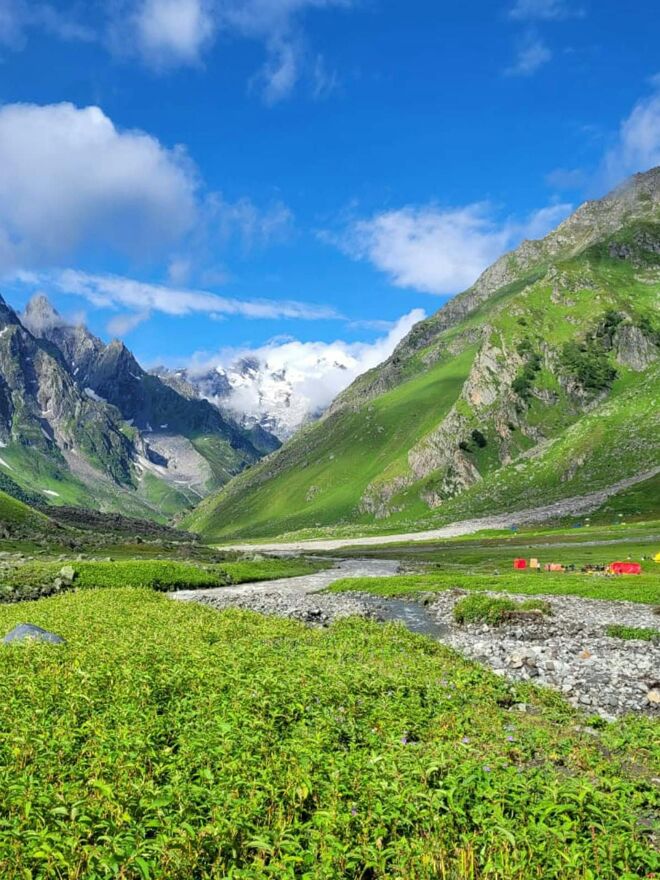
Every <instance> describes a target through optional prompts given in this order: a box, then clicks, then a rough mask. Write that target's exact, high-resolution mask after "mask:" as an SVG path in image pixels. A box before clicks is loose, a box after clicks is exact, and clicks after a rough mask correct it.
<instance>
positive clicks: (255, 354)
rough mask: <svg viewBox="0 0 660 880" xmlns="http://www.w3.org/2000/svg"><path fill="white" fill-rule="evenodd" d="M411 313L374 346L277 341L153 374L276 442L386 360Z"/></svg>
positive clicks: (412, 319) (415, 313)
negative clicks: (205, 400) (255, 427)
mask: <svg viewBox="0 0 660 880" xmlns="http://www.w3.org/2000/svg"><path fill="white" fill-rule="evenodd" d="M424 317H425V313H424V312H423V311H422V309H413V310H412V311H411V312H409V313H408V314H406V315H403V316H402V317H401V318H400V319H399V320H398V321H396V322H395V323H394V324H392V326H391V327H390V329H389V331H388V332H387V334H385V335H384V336H382V337H380V338H378V339H376V340H374V341H373V342H345V341H343V340H336V341H335V342H300V341H299V340H296V339H288V340H284V341H282V340H281V339H279V340H276V341H274V342H272V343H269V344H266V345H264V346H262V347H260V348H257V349H252V350H246V349H243V350H241V349H228V350H224V351H221V352H219V354H218V355H217V356H215V357H214V358H208V357H207V358H206V359H203V358H201V357H198V358H195V359H194V360H193V363H192V365H191V366H190V367H188V368H187V369H184V370H176V371H163V369H162V368H158V370H157V372H158V375H160V376H161V377H162V378H165V379H166V381H168V382H169V383H170V384H172V385H175V386H176V387H177V388H178V390H181V389H182V388H183V387H184V386H187V388H188V393H189V394H191V393H192V394H196V395H199V396H200V397H204V398H206V399H207V400H209V401H210V402H211V403H213V404H215V405H216V406H217V407H218V408H219V409H221V410H223V411H225V412H227V413H229V414H230V415H232V416H233V417H234V418H237V419H238V420H239V421H241V423H242V424H243V425H244V426H245V427H253V426H254V425H260V426H261V427H262V428H265V429H266V430H268V431H270V432H271V433H273V434H275V436H276V437H278V438H279V439H280V440H286V439H288V438H289V437H290V436H291V435H292V434H293V433H295V431H296V430H297V429H298V428H299V427H300V426H301V425H303V424H305V423H306V422H308V421H311V420H313V419H316V418H318V417H319V416H320V415H321V414H322V413H323V412H324V410H325V409H327V407H328V406H329V405H330V404H331V403H332V401H333V400H334V398H335V397H336V396H337V395H338V394H339V392H340V391H343V390H344V388H346V387H347V386H348V385H350V384H351V382H353V381H354V379H356V378H357V377H358V376H359V375H361V374H362V373H364V372H365V371H366V370H370V369H372V368H373V367H376V366H377V365H378V364H380V363H381V362H382V361H384V360H385V359H386V358H388V357H389V356H390V355H391V354H392V352H393V351H394V348H395V347H396V345H397V344H398V343H399V342H400V340H401V339H403V337H404V336H406V334H407V333H408V332H409V330H410V329H411V328H412V326H413V325H414V324H416V323H417V322H418V321H421V320H423V318H424Z"/></svg>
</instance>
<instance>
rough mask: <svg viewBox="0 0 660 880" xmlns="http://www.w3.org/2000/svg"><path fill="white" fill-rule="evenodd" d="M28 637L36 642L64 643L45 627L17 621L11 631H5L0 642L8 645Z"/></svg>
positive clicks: (25, 639) (23, 640)
mask: <svg viewBox="0 0 660 880" xmlns="http://www.w3.org/2000/svg"><path fill="white" fill-rule="evenodd" d="M28 639H32V640H34V641H36V642H49V643H50V644H51V645H64V644H66V643H65V640H64V639H63V638H62V637H61V636H58V635H56V634H55V633H52V632H48V630H47V629H42V628H41V627H40V626H34V624H32V623H19V624H18V626H15V627H14V628H13V629H12V630H11V632H8V633H7V635H6V636H5V637H4V639H3V640H2V642H3V644H5V645H9V644H12V643H13V642H25V641H27V640H28Z"/></svg>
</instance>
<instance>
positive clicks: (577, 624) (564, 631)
mask: <svg viewBox="0 0 660 880" xmlns="http://www.w3.org/2000/svg"><path fill="white" fill-rule="evenodd" d="M463 595H465V594H463V593H461V592H459V591H452V592H447V593H440V594H434V595H433V599H432V601H431V602H430V604H429V605H427V611H428V613H429V614H430V615H431V616H432V617H433V619H434V620H436V621H437V622H438V623H440V624H443V625H445V626H446V627H447V630H446V634H445V635H444V636H443V639H442V640H443V642H444V643H445V644H447V645H450V646H451V647H452V648H455V649H456V650H458V651H460V652H461V653H462V654H464V655H466V656H468V657H472V658H474V659H475V660H478V661H479V662H481V663H485V664H487V665H488V666H490V667H491V668H492V669H493V670H494V671H495V672H496V673H497V674H499V675H505V676H506V677H508V678H511V679H514V680H532V681H534V682H535V683H538V684H545V685H549V686H551V687H553V688H555V689H557V690H559V691H561V692H562V693H563V694H564V695H565V696H566V698H567V699H568V701H569V702H570V703H572V704H573V705H574V706H578V707H579V708H581V709H584V710H585V711H589V712H594V713H597V714H599V715H602V716H603V717H605V718H613V717H615V716H617V715H623V714H625V713H626V712H646V713H652V714H655V713H658V714H660V644H658V643H653V642H646V641H641V640H623V639H618V638H610V637H609V636H608V635H606V632H605V627H606V626H607V625H608V624H611V623H619V624H624V625H625V626H635V627H653V628H658V626H659V624H660V618H658V616H657V615H655V614H654V613H653V609H652V608H650V607H648V606H645V605H639V604H637V603H634V602H606V601H601V600H599V599H581V598H578V597H576V596H541V597H535V598H543V599H545V600H546V601H547V602H549V603H550V606H551V607H552V615H550V616H548V617H542V618H540V619H536V618H532V619H528V620H523V621H515V622H511V623H507V624H503V625H501V626H485V625H481V624H468V625H462V626H459V625H458V624H456V623H455V622H454V621H453V617H452V612H453V607H454V604H455V603H456V602H457V601H458V600H459V599H460V598H462V596H463ZM491 595H496V596H500V597H501V596H502V595H503V594H502V593H493V594H491ZM509 598H513V599H521V600H523V599H529V596H516V595H513V594H511V595H509Z"/></svg>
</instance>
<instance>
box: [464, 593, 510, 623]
mask: <svg viewBox="0 0 660 880" xmlns="http://www.w3.org/2000/svg"><path fill="white" fill-rule="evenodd" d="M516 607H517V606H516V603H515V602H514V601H513V600H512V599H494V598H492V597H491V596H466V597H465V598H464V599H459V601H458V602H457V603H456V604H455V605H454V620H455V621H456V622H457V623H489V624H492V625H497V624H499V623H502V622H503V621H504V620H505V619H506V618H507V617H508V615H509V614H510V613H511V612H512V611H515V609H516Z"/></svg>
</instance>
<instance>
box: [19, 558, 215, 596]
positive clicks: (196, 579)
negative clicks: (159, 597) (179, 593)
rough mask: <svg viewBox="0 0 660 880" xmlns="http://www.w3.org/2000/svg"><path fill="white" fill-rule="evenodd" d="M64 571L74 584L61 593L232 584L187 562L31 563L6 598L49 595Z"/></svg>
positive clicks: (21, 570) (65, 584)
mask: <svg viewBox="0 0 660 880" xmlns="http://www.w3.org/2000/svg"><path fill="white" fill-rule="evenodd" d="M64 567H67V568H69V567H70V568H72V569H73V572H74V577H73V581H71V582H69V581H68V580H66V579H64V580H63V581H62V583H61V585H60V589H62V590H66V589H68V588H70V587H73V588H75V589H83V590H85V589H90V588H96V587H146V588H148V589H151V590H159V591H168V590H175V589H182V588H187V589H194V588H203V587H221V586H223V585H224V584H227V583H229V582H230V578H229V575H228V574H226V573H225V572H224V571H223V569H222V568H220V567H219V566H215V567H213V568H212V569H211V568H209V569H208V570H207V569H203V568H200V567H198V566H196V565H191V564H190V563H186V562H169V561H167V560H159V559H154V560H145V559H139V560H129V561H117V562H69V563H62V562H46V563H44V562H29V563H26V564H25V565H22V566H20V568H17V569H15V570H14V571H13V572H12V573H11V574H10V575H9V576H8V578H7V580H6V582H5V591H6V593H5V595H4V596H3V598H4V599H5V600H6V599H9V598H12V596H13V597H14V598H18V599H21V598H33V597H35V591H36V595H39V591H41V592H48V591H49V587H53V585H54V584H55V582H56V581H57V580H58V579H60V580H61V578H60V572H61V571H62V569H63V568H64Z"/></svg>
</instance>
